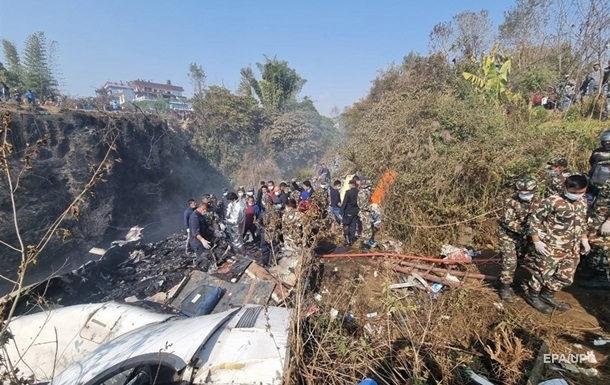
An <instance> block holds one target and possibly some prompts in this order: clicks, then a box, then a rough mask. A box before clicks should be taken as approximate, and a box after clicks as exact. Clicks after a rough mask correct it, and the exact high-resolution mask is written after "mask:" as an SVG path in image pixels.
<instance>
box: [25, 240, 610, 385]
mask: <svg viewBox="0 0 610 385" xmlns="http://www.w3.org/2000/svg"><path fill="white" fill-rule="evenodd" d="M185 245H186V235H185V234H174V235H172V236H170V237H169V238H167V239H165V240H163V241H161V242H157V243H141V244H138V243H129V244H126V245H124V246H122V247H115V248H113V249H110V251H109V252H107V253H106V255H105V257H104V259H102V260H99V261H94V262H90V263H88V264H86V265H84V266H83V267H82V268H81V269H80V270H78V271H73V272H71V273H67V274H63V275H61V276H59V277H56V278H54V279H52V280H50V281H49V282H48V283H45V284H43V285H40V286H38V287H37V288H35V289H33V290H31V291H30V293H29V295H27V296H26V297H24V301H22V306H21V307H20V309H19V313H21V314H24V313H25V312H28V311H30V310H32V309H33V308H40V306H38V305H42V306H54V304H57V305H60V306H68V305H72V304H79V303H88V302H103V301H109V300H116V301H125V300H126V299H128V298H129V299H130V300H131V301H133V300H140V301H144V302H141V304H143V305H146V306H150V304H151V302H146V301H145V300H146V299H147V298H150V297H152V296H154V295H155V294H157V293H160V292H167V291H168V290H170V289H171V288H172V287H174V286H175V285H177V284H178V283H179V282H180V281H181V280H182V279H183V278H184V277H185V276H186V275H188V274H189V272H191V271H193V270H197V269H198V267H197V266H196V264H195V263H194V257H195V256H194V254H193V253H190V252H186V250H185ZM322 246H323V247H320V249H319V251H322V249H325V250H326V251H327V252H328V251H330V250H331V249H332V242H329V243H328V244H325V245H322ZM221 249H222V247H221V248H219V250H218V255H219V256H220V255H222V254H223V252H222V250H221ZM343 251H346V250H341V248H338V249H337V252H343ZM348 251H351V252H354V251H355V250H348ZM231 257H232V256H230V255H225V258H231ZM248 257H249V258H251V259H253V260H254V261H258V262H260V253H259V252H257V251H256V250H255V249H254V248H252V247H251V248H249V249H248ZM398 262H399V261H398V260H397V259H393V258H383V257H365V258H319V259H318V262H317V263H316V266H315V268H314V271H313V274H312V275H311V277H310V280H309V283H310V284H309V286H308V287H307V294H306V296H305V298H306V300H305V303H304V304H302V305H303V306H301V307H302V308H303V310H304V311H305V314H306V315H307V316H305V329H304V330H306V332H307V333H308V334H307V335H308V336H309V337H308V338H307V340H305V341H300V342H299V344H300V346H302V347H303V351H302V352H301V354H302V357H303V363H304V364H305V367H304V368H301V373H300V374H301V376H302V378H314V379H315V382H316V383H329V384H334V383H348V381H347V379H351V380H353V379H355V378H361V377H364V376H372V377H374V378H376V379H377V380H378V382H379V383H380V384H395V383H418V384H433V383H451V384H466V383H468V382H467V380H465V379H464V376H463V374H462V373H463V368H464V367H470V368H472V369H473V370H474V371H475V372H476V373H479V374H481V375H484V376H486V377H487V378H489V379H490V380H492V381H495V382H496V383H502V384H521V383H525V380H526V379H527V376H526V375H525V374H524V373H529V371H530V370H531V369H532V368H533V367H534V365H535V363H536V358H537V355H538V353H539V351H540V350H541V347H542V346H543V341H545V343H546V344H547V345H548V352H549V353H553V354H564V355H567V354H570V353H576V354H579V353H585V352H587V351H589V350H591V351H593V352H594V354H595V358H596V360H597V364H591V363H590V364H584V365H581V366H582V368H587V367H591V368H596V369H597V370H598V371H599V376H597V377H587V376H585V375H584V374H580V373H579V374H571V373H568V372H559V371H554V370H552V369H550V368H549V366H547V367H546V371H544V372H542V373H539V375H540V378H541V379H542V378H557V377H564V378H566V379H568V380H569V381H570V382H569V383H571V384H608V383H610V360H609V358H608V357H610V345H605V346H594V345H593V343H592V341H593V340H594V339H595V338H596V337H598V336H606V337H607V336H608V335H610V329H609V319H608V316H607V315H608V314H610V301H609V299H610V292H608V291H591V290H584V289H582V288H579V287H578V286H577V285H573V286H572V287H570V288H568V289H567V290H566V291H565V292H560V293H558V295H557V297H558V298H559V299H560V300H563V301H567V302H568V303H570V304H571V305H572V309H571V310H569V311H568V312H566V313H563V314H561V313H553V314H551V315H543V314H540V313H538V312H536V311H535V310H533V309H532V308H531V307H530V306H529V305H527V304H526V303H525V301H524V300H523V299H522V298H518V299H517V301H516V302H515V303H513V304H502V302H501V301H500V299H499V297H498V296H497V294H496V293H495V291H494V289H492V288H491V287H490V286H489V285H488V284H486V283H484V282H481V281H479V280H469V279H468V280H464V282H463V284H462V286H461V287H459V288H448V287H444V288H443V290H441V292H439V293H438V294H436V295H430V293H428V292H425V291H424V290H420V289H418V288H406V289H388V285H389V284H392V283H399V282H404V281H405V279H406V277H407V276H406V274H402V273H397V272H395V271H394V270H393V268H394V266H396V264H397V263H398ZM499 268H500V266H499V265H498V264H497V263H485V264H477V265H469V266H468V267H465V266H461V267H460V269H462V270H466V269H468V270H470V271H471V272H473V273H483V274H486V275H491V276H493V275H496V274H497V273H498V272H499ZM528 274H529V272H528V270H527V269H525V268H519V269H518V271H517V280H524V279H526V278H527V276H528ZM315 294H318V295H315ZM32 304H36V305H37V306H34V307H32ZM156 307H157V308H158V307H159V305H156ZM161 310H163V311H171V309H168V308H163V309H161ZM337 320H339V322H337ZM337 325H339V327H337ZM312 336H313V337H314V338H312ZM528 375H529V374H528ZM413 378H416V379H418V381H419V382H412V381H411V380H412V379H413ZM341 379H345V382H342V381H343V380H341ZM407 379H408V380H407ZM299 383H302V382H299Z"/></svg>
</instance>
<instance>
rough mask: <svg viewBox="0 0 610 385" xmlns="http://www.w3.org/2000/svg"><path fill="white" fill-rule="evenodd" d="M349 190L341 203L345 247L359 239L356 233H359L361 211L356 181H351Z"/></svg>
mask: <svg viewBox="0 0 610 385" xmlns="http://www.w3.org/2000/svg"><path fill="white" fill-rule="evenodd" d="M348 184H349V190H347V191H346V192H345V195H344V197H343V202H342V203H341V213H340V214H341V216H342V218H343V221H342V223H343V236H344V238H345V244H344V246H347V247H349V246H351V245H352V244H353V243H354V242H355V241H356V239H357V236H356V233H357V231H358V226H359V221H360V218H359V217H358V214H359V213H360V209H359V207H358V188H357V187H356V181H355V180H354V179H350V180H349V182H348Z"/></svg>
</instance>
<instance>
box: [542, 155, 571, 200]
mask: <svg viewBox="0 0 610 385" xmlns="http://www.w3.org/2000/svg"><path fill="white" fill-rule="evenodd" d="M546 164H547V172H548V174H549V175H550V176H551V180H550V181H549V183H548V184H547V187H546V191H545V194H544V197H545V198H547V197H550V196H551V195H560V194H561V192H562V191H563V184H564V182H565V181H566V178H567V177H569V176H570V175H572V174H573V173H572V171H570V169H568V160H567V159H566V158H564V157H562V156H558V157H555V158H553V159H551V160H549V161H548V162H547V163H546Z"/></svg>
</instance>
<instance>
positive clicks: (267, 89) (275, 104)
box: [240, 56, 306, 113]
mask: <svg viewBox="0 0 610 385" xmlns="http://www.w3.org/2000/svg"><path fill="white" fill-rule="evenodd" d="M256 67H257V68H258V70H259V71H260V74H261V79H260V80H259V79H257V78H256V77H255V76H254V72H253V71H252V69H251V68H250V67H247V68H242V70H241V76H242V83H241V86H240V89H241V91H242V93H246V94H248V95H252V96H256V98H257V99H258V101H259V102H260V104H261V105H262V106H263V107H265V108H266V109H269V110H271V111H276V112H280V113H282V112H285V110H286V107H287V105H288V104H289V103H290V102H291V101H294V100H295V99H296V96H297V95H298V94H299V92H301V89H302V88H303V86H304V85H305V83H306V80H305V79H303V78H302V77H301V76H300V75H299V74H298V73H297V72H296V71H295V70H294V69H293V68H290V67H289V66H288V62H287V61H285V60H277V58H273V59H269V58H268V57H266V56H265V62H264V63H256ZM248 86H249V87H248ZM252 91H253V92H252Z"/></svg>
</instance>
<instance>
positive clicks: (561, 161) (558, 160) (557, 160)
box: [546, 156, 568, 167]
mask: <svg viewBox="0 0 610 385" xmlns="http://www.w3.org/2000/svg"><path fill="white" fill-rule="evenodd" d="M546 165H547V167H556V166H560V167H568V160H567V159H566V158H565V157H563V156H556V157H554V158H551V160H549V161H548V162H546Z"/></svg>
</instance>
